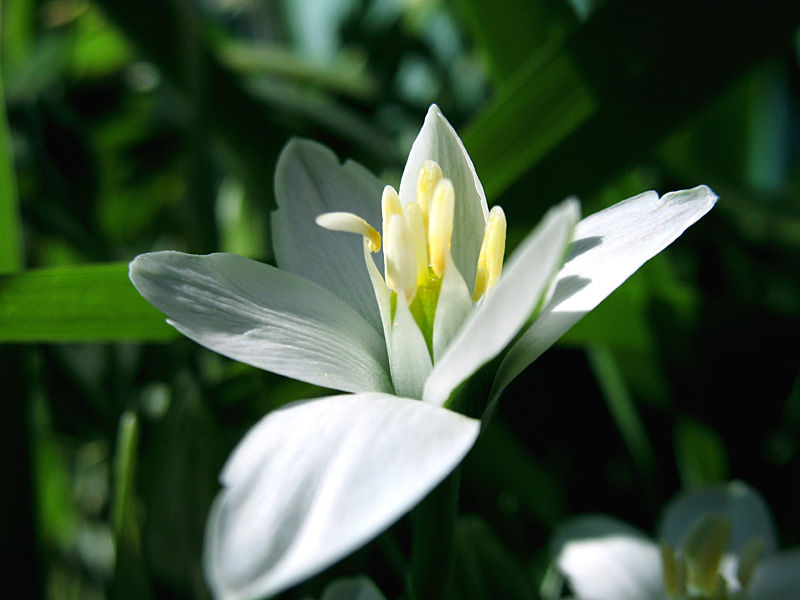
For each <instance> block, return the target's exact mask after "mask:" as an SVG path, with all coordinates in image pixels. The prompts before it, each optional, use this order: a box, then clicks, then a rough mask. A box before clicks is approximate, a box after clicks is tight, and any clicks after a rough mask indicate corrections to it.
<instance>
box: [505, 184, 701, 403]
mask: <svg viewBox="0 0 800 600" xmlns="http://www.w3.org/2000/svg"><path fill="white" fill-rule="evenodd" d="M716 200H717V196H716V195H715V194H714V192H712V191H711V190H710V189H709V188H707V187H706V186H699V187H696V188H693V189H691V190H683V191H680V192H671V193H669V194H665V195H664V196H662V197H661V198H659V197H658V195H657V194H656V193H655V192H647V193H645V194H641V195H639V196H635V197H633V198H629V199H628V200H625V201H623V202H620V203H619V204H616V205H614V206H612V207H611V208H608V209H606V210H603V211H601V212H599V213H596V214H594V215H591V216H589V217H587V218H585V219H584V220H582V221H581V222H580V223H579V224H578V226H577V228H576V231H575V242H574V244H573V247H572V250H571V253H570V256H569V257H568V258H567V262H566V264H565V265H564V268H563V269H561V271H560V272H559V274H558V278H557V281H556V287H555V289H554V293H553V297H552V299H551V300H550V302H549V303H548V305H547V306H546V307H545V308H544V309H543V310H542V312H541V314H540V315H539V316H538V317H537V319H536V321H535V322H534V323H533V325H531V327H529V328H528V330H527V331H526V332H525V333H524V334H523V335H522V337H521V338H520V339H519V340H517V342H516V343H515V344H514V346H512V347H511V349H510V350H509V352H508V354H507V356H506V357H505V359H504V360H503V363H502V364H501V366H500V369H499V371H498V374H497V377H496V379H495V384H494V388H493V392H492V394H493V396H496V395H497V394H499V393H500V391H502V390H503V388H505V386H506V385H508V383H509V382H511V380H512V379H514V377H516V376H517V375H518V374H519V373H520V372H522V370H523V369H525V367H527V366H528V365H529V364H531V363H532V362H533V361H534V360H536V359H537V358H538V357H539V356H540V355H541V354H542V352H544V351H545V350H547V349H548V348H549V347H550V346H552V345H553V344H554V343H555V341H556V340H558V338H560V337H561V336H562V335H564V333H565V332H566V331H567V330H568V329H569V328H570V327H572V326H573V325H574V324H575V323H577V322H578V321H579V320H580V319H581V317H583V316H584V315H585V314H586V313H588V312H589V311H590V310H592V309H593V308H594V307H595V306H597V305H598V304H600V302H601V301H602V300H603V299H604V298H606V296H608V295H609V294H610V293H611V292H613V291H614V290H615V289H616V288H617V287H619V285H620V284H622V282H624V281H625V280H626V279H627V278H628V277H630V276H631V275H632V274H633V273H634V272H636V270H637V269H638V268H639V267H641V266H642V265H643V264H644V263H645V262H646V261H648V260H649V259H651V258H652V257H653V256H655V255H656V254H658V253H659V252H661V251H662V250H663V249H664V248H666V247H667V246H668V245H669V244H671V243H672V242H673V241H675V239H676V238H677V237H678V236H679V235H680V234H681V233H683V232H684V231H685V230H686V228H687V227H689V226H690V225H692V224H693V223H694V222H696V221H697V220H698V219H699V218H700V217H702V216H703V215H704V214H706V213H707V212H708V211H709V210H711V207H712V206H714V203H715V202H716Z"/></svg>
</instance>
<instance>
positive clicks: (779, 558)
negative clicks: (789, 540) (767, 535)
mask: <svg viewBox="0 0 800 600" xmlns="http://www.w3.org/2000/svg"><path fill="white" fill-rule="evenodd" d="M750 597H751V598H752V599H753V600H800V548H795V549H794V550H789V551H787V552H780V553H778V554H773V555H772V556H768V557H767V558H765V559H764V560H763V561H761V563H759V565H758V567H757V568H756V572H755V575H754V576H753V583H752V584H751V586H750Z"/></svg>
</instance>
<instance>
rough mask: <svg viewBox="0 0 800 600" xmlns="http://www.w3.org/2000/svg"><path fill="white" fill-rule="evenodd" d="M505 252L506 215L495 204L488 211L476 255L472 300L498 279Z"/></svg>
mask: <svg viewBox="0 0 800 600" xmlns="http://www.w3.org/2000/svg"><path fill="white" fill-rule="evenodd" d="M505 252H506V215H505V213H504V212H503V209H502V208H500V207H499V206H495V207H494V208H492V210H491V211H490V212H489V219H488V220H487V221H486V230H485V232H484V234H483V242H482V243H481V252H480V254H479V255H478V269H477V271H476V273H475V290H474V291H473V292H472V301H473V302H477V301H478V300H480V298H481V296H484V295H486V294H488V293H489V290H490V289H492V288H493V287H494V285H495V283H497V280H498V279H500V273H501V272H502V271H503V257H504V256H505Z"/></svg>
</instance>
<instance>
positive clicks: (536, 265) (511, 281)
mask: <svg viewBox="0 0 800 600" xmlns="http://www.w3.org/2000/svg"><path fill="white" fill-rule="evenodd" d="M579 215H580V208H579V206H578V203H577V202H576V201H573V200H568V201H566V202H564V203H562V204H560V205H559V206H557V207H554V208H553V209H551V210H550V211H549V212H548V213H547V214H546V215H545V217H544V218H543V219H542V222H541V223H540V224H539V225H538V226H537V227H536V229H534V230H533V231H532V232H531V233H530V234H529V235H528V237H527V238H526V239H525V241H523V243H522V244H521V245H520V247H519V248H518V249H517V251H516V252H514V255H513V256H512V257H511V260H510V261H509V263H508V265H507V267H506V268H505V269H504V270H503V274H502V276H501V278H500V281H498V283H497V285H496V286H495V287H494V289H492V290H491V292H490V293H489V295H488V296H487V297H486V298H485V300H484V301H483V303H482V304H481V305H480V306H479V307H478V308H477V309H476V310H475V311H474V312H473V313H472V314H471V315H470V316H469V317H468V318H467V320H466V322H465V323H464V325H463V327H462V328H461V330H460V331H459V332H458V334H457V336H456V337H455V339H453V341H452V342H451V343H450V346H449V347H448V349H447V350H446V351H445V353H444V356H442V358H441V360H439V361H438V362H437V363H436V365H435V366H434V368H433V372H432V373H431V376H430V377H429V378H428V381H427V382H426V383H425V393H424V394H423V398H424V400H425V401H426V402H432V403H434V404H440V405H441V404H444V402H446V401H447V399H448V398H449V397H450V394H451V393H452V392H453V390H454V389H456V387H458V386H459V385H460V384H461V383H462V382H463V381H464V380H465V379H467V378H468V377H469V376H470V375H472V374H473V373H474V372H475V371H477V370H478V369H479V368H480V367H481V366H482V365H484V364H485V363H487V362H489V361H490V360H491V359H493V358H494V357H495V356H497V355H498V354H499V353H500V352H502V351H503V349H505V347H506V346H507V345H508V343H509V342H510V341H511V340H512V339H513V338H514V336H515V335H516V334H517V333H518V332H519V330H520V329H521V328H522V327H523V326H524V325H525V323H526V322H527V321H528V319H530V318H531V315H532V314H533V312H534V311H535V310H536V308H537V306H540V301H541V298H542V295H543V294H544V293H545V292H546V290H547V288H548V287H549V286H550V284H551V282H552V281H553V277H554V276H555V274H556V272H557V271H558V268H559V266H561V263H562V261H563V259H564V254H565V252H566V248H567V245H568V244H569V241H570V239H571V236H572V232H573V230H574V228H575V223H576V222H577V220H578V218H579Z"/></svg>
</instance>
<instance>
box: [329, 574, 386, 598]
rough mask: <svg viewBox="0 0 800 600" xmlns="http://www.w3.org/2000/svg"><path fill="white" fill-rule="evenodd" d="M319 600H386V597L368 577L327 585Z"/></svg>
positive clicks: (352, 578)
mask: <svg viewBox="0 0 800 600" xmlns="http://www.w3.org/2000/svg"><path fill="white" fill-rule="evenodd" d="M320 600H386V597H385V596H384V595H383V594H382V593H381V591H380V590H379V589H378V586H376V585H375V584H374V583H373V582H372V580H371V579H369V578H368V577H351V578H349V579H337V580H336V581H334V582H333V583H331V584H330V585H328V586H327V587H326V588H325V592H324V593H323V594H322V598H320Z"/></svg>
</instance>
